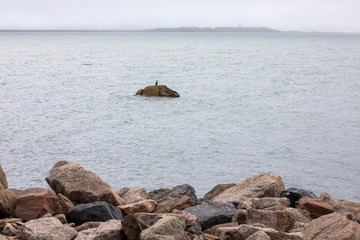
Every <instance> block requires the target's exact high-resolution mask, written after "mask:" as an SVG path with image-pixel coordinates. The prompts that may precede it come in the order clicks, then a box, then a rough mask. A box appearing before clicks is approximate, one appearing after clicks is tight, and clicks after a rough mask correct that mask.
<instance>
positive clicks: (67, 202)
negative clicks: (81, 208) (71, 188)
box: [57, 193, 75, 213]
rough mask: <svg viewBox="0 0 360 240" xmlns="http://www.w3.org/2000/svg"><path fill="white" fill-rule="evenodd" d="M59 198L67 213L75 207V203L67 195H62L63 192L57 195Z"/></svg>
mask: <svg viewBox="0 0 360 240" xmlns="http://www.w3.org/2000/svg"><path fill="white" fill-rule="evenodd" d="M57 198H58V200H59V203H60V205H61V207H62V209H63V212H64V213H67V212H68V211H69V210H70V209H71V208H73V207H75V206H74V204H73V203H72V202H71V201H70V200H69V199H68V198H67V197H65V196H64V195H62V194H61V193H59V194H58V195H57Z"/></svg>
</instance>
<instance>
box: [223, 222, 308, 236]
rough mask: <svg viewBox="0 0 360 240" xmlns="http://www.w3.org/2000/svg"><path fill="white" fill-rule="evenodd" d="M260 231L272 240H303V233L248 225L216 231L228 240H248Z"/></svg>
mask: <svg viewBox="0 0 360 240" xmlns="http://www.w3.org/2000/svg"><path fill="white" fill-rule="evenodd" d="M258 231H262V232H265V233H266V235H268V236H269V237H270V239H271V240H303V238H302V236H303V234H302V233H285V232H280V231H276V230H275V229H272V228H261V227H256V226H253V225H246V224H242V225H239V226H238V227H223V228H219V229H218V230H217V231H216V236H218V237H219V238H220V239H226V240H242V239H246V240H247V239H248V238H249V237H250V236H251V235H253V234H254V233H256V232H258Z"/></svg>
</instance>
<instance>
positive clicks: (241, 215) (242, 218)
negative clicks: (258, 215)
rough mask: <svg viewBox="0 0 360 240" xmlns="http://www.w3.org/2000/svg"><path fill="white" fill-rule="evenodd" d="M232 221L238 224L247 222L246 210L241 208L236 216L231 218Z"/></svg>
mask: <svg viewBox="0 0 360 240" xmlns="http://www.w3.org/2000/svg"><path fill="white" fill-rule="evenodd" d="M231 221H232V222H236V223H238V224H246V210H245V209H239V210H237V211H236V213H235V214H234V216H233V217H232V219H231Z"/></svg>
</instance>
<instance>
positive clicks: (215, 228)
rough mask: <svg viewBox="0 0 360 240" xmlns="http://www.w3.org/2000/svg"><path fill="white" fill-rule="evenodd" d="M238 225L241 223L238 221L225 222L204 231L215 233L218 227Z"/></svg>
mask: <svg viewBox="0 0 360 240" xmlns="http://www.w3.org/2000/svg"><path fill="white" fill-rule="evenodd" d="M238 225H239V224H237V223H236V222H229V223H223V224H219V225H215V226H213V227H211V228H208V229H206V230H205V231H204V233H207V234H211V235H215V233H216V230H218V228H221V227H237V226H238Z"/></svg>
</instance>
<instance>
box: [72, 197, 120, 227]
mask: <svg viewBox="0 0 360 240" xmlns="http://www.w3.org/2000/svg"><path fill="white" fill-rule="evenodd" d="M67 218H68V220H69V221H70V222H73V223H75V225H76V226H79V225H81V224H83V223H85V222H105V221H108V220H111V219H115V220H122V219H123V218H124V216H123V214H122V212H121V210H120V209H119V208H117V207H115V206H113V205H111V204H109V203H107V202H93V203H87V204H78V205H76V206H75V207H73V208H72V209H70V210H69V211H68V213H67Z"/></svg>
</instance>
